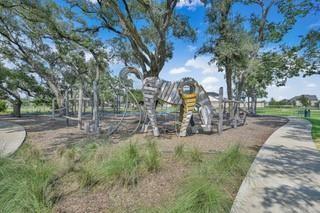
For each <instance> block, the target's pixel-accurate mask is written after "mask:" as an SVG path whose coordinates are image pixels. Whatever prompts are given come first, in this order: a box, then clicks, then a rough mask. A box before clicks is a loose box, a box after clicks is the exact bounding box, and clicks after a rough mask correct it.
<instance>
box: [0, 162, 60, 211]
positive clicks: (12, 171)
mask: <svg viewBox="0 0 320 213" xmlns="http://www.w3.org/2000/svg"><path fill="white" fill-rule="evenodd" d="M53 171H54V169H53V167H52V166H50V165H49V164H48V163H46V162H45V161H42V160H39V159H37V160H36V159H33V160H32V161H24V160H22V159H19V160H13V159H1V160H0V195H1V196H0V212H50V209H51V207H52V203H51V202H50V201H49V198H48V197H47V196H46V194H47V193H48V192H47V189H48V188H49V185H50V181H51V180H52V179H53V176H54V175H53Z"/></svg>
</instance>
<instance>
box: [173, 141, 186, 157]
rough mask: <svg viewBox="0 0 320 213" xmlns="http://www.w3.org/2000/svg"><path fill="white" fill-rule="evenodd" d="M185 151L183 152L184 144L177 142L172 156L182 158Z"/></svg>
mask: <svg viewBox="0 0 320 213" xmlns="http://www.w3.org/2000/svg"><path fill="white" fill-rule="evenodd" d="M184 155H185V153H184V144H179V145H177V146H175V147H174V156H175V157H176V158H182V157H184Z"/></svg>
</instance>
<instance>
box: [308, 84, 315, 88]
mask: <svg viewBox="0 0 320 213" xmlns="http://www.w3.org/2000/svg"><path fill="white" fill-rule="evenodd" d="M307 87H308V88H316V87H317V85H316V84H314V83H308V84H307Z"/></svg>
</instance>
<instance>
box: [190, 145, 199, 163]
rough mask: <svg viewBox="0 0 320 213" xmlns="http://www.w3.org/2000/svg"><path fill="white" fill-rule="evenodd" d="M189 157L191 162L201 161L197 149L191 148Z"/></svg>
mask: <svg viewBox="0 0 320 213" xmlns="http://www.w3.org/2000/svg"><path fill="white" fill-rule="evenodd" d="M190 158H191V161H193V162H202V155H201V152H200V151H199V149H197V148H193V149H192V151H191V153H190Z"/></svg>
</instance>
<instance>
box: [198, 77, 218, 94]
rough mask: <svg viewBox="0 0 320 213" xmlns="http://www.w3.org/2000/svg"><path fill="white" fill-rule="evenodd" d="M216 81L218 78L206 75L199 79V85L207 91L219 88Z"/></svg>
mask: <svg viewBox="0 0 320 213" xmlns="http://www.w3.org/2000/svg"><path fill="white" fill-rule="evenodd" d="M218 83H219V79H218V78H216V77H213V76H209V77H206V78H204V79H203V80H202V81H201V85H202V86H203V87H204V89H205V90H206V91H208V92H212V91H217V90H219V84H218Z"/></svg>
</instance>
